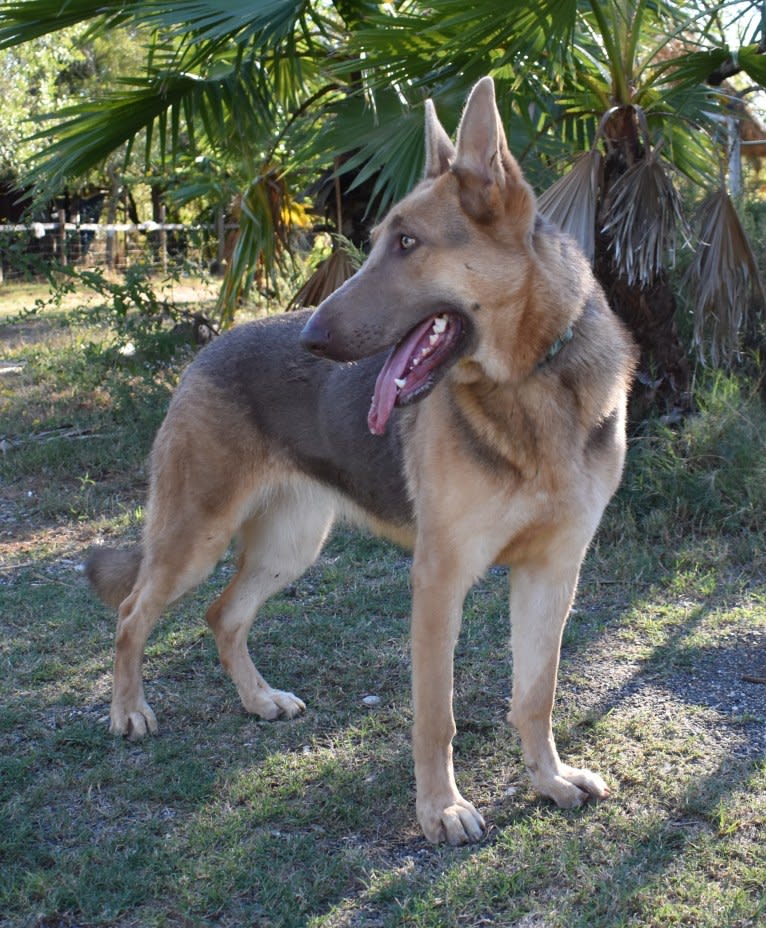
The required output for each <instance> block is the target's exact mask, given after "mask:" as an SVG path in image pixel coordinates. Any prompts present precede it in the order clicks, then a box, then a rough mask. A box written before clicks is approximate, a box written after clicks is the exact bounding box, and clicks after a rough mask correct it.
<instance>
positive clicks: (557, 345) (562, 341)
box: [537, 325, 574, 367]
mask: <svg viewBox="0 0 766 928" xmlns="http://www.w3.org/2000/svg"><path fill="white" fill-rule="evenodd" d="M573 338H574V329H573V328H572V326H571V325H568V326H567V327H566V329H565V330H564V331H563V332H562V333H561V335H559V337H558V338H557V339H556V341H555V342H554V343H553V344H552V345H551V347H550V348H549V349H548V351H547V352H546V354H545V357H544V358H543V359H542V361H541V362H540V363H539V364H538V365H537V366H538V367H542V366H543V365H544V364H548V363H549V362H550V361H552V360H553V359H554V358H555V357H556V355H557V354H558V353H559V351H561V349H562V348H563V347H564V345H567V344H569V342H571V341H572V339H573Z"/></svg>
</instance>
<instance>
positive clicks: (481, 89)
mask: <svg viewBox="0 0 766 928" xmlns="http://www.w3.org/2000/svg"><path fill="white" fill-rule="evenodd" d="M451 170H452V172H453V173H454V174H455V175H456V176H457V178H458V179H459V181H460V193H461V202H462V204H463V209H465V211H466V212H467V213H468V214H469V215H470V216H472V217H473V218H474V219H475V220H476V221H477V222H492V221H493V220H495V219H499V218H500V217H501V216H502V215H504V214H508V216H509V218H512V219H513V220H514V222H515V223H518V224H519V226H521V229H522V231H523V232H526V231H527V228H528V227H530V226H531V224H532V222H533V220H534V217H535V212H536V205H535V196H534V193H533V192H532V188H531V187H530V186H529V184H527V182H526V181H525V180H524V176H523V175H522V173H521V168H520V167H519V165H518V162H517V161H516V159H515V158H514V157H513V155H512V154H511V152H510V149H509V148H508V141H507V139H506V137H505V131H504V129H503V124H502V122H501V120H500V113H499V112H498V110H497V103H496V102H495V84H494V81H493V80H492V78H491V77H483V78H482V79H481V80H480V81H479V82H478V83H477V84H476V85H475V86H474V88H473V90H472V91H471V95H470V96H469V98H468V102H467V103H466V106H465V110H464V111H463V118H462V119H461V121H460V128H459V129H458V136H457V151H456V154H455V159H454V161H453V163H452V168H451Z"/></svg>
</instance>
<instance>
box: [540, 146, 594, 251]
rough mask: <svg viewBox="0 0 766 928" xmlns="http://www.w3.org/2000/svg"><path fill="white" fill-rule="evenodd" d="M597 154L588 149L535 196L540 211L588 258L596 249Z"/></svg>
mask: <svg viewBox="0 0 766 928" xmlns="http://www.w3.org/2000/svg"><path fill="white" fill-rule="evenodd" d="M600 171H601V154H600V152H599V151H598V150H597V149H591V150H590V151H588V152H585V154H583V155H580V156H579V157H578V158H576V159H575V161H574V163H573V165H572V167H571V169H570V170H569V171H568V172H567V173H566V174H564V176H563V177H560V178H559V179H558V180H557V181H556V183H555V184H553V185H552V186H551V187H549V188H548V189H547V190H546V191H545V193H543V194H541V195H540V197H538V200H537V205H538V207H539V209H540V212H541V213H542V214H543V215H544V216H546V217H547V218H548V219H550V221H551V222H553V223H555V224H556V225H557V226H559V227H560V228H561V229H563V230H564V231H565V232H567V233H568V234H569V235H571V236H572V237H573V238H574V239H576V240H577V241H578V242H579V243H580V247H581V248H582V250H583V251H584V252H585V255H586V257H587V258H588V260H589V261H593V255H594V253H595V250H596V205H597V203H598V188H599V173H600Z"/></svg>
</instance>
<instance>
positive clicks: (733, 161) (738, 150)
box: [726, 116, 742, 200]
mask: <svg viewBox="0 0 766 928" xmlns="http://www.w3.org/2000/svg"><path fill="white" fill-rule="evenodd" d="M726 123H727V128H728V132H729V193H730V194H731V195H732V197H733V198H734V199H735V200H736V199H737V198H738V197H741V196H742V145H741V139H740V135H739V122H738V120H737V119H735V118H734V117H733V116H732V117H729V119H727V120H726Z"/></svg>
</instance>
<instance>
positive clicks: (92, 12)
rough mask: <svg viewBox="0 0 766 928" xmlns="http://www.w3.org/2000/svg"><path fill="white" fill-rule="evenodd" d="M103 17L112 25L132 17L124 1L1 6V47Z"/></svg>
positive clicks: (33, 1)
mask: <svg viewBox="0 0 766 928" xmlns="http://www.w3.org/2000/svg"><path fill="white" fill-rule="evenodd" d="M92 19H99V20H102V21H103V23H104V26H105V28H111V27H113V26H116V25H119V24H120V23H123V22H126V21H127V20H129V19H130V12H129V8H128V5H127V4H126V3H125V2H124V0H103V2H102V0H69V2H67V3H62V2H61V0H22V2H16V3H3V4H2V6H0V49H2V48H11V47H13V46H14V45H20V44H21V43H22V42H28V41H29V40H30V39H36V38H39V37H40V36H43V35H48V34H50V33H52V32H58V31H59V30H60V29H65V28H66V27H68V26H76V25H77V24H78V23H82V22H87V21H88V20H92Z"/></svg>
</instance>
